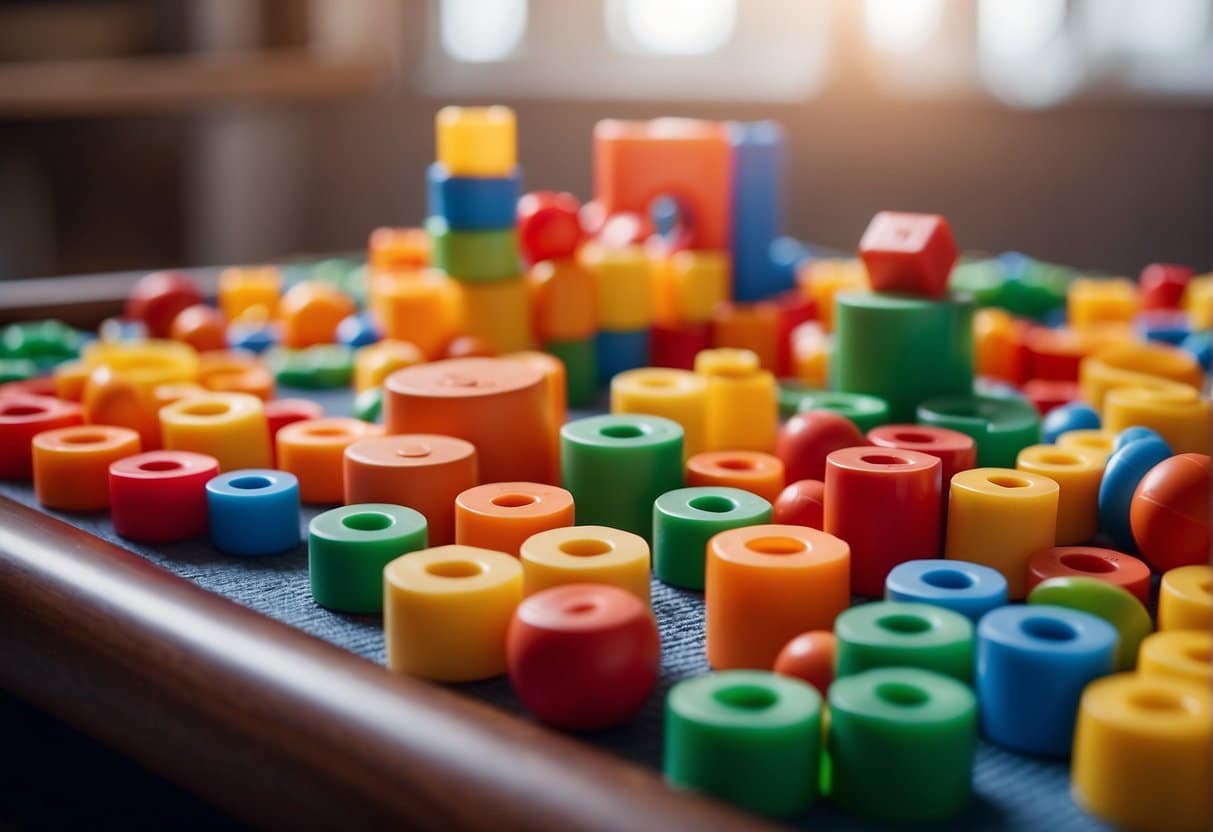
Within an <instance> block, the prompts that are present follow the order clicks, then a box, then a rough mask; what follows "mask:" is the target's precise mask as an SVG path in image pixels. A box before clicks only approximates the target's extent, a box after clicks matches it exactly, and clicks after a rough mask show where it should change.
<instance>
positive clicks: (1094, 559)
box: [1059, 552, 1116, 575]
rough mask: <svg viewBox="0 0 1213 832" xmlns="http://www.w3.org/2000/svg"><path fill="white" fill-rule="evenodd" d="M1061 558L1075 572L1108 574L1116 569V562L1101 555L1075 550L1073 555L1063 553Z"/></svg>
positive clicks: (1064, 564) (1065, 565) (1062, 563)
mask: <svg viewBox="0 0 1213 832" xmlns="http://www.w3.org/2000/svg"><path fill="white" fill-rule="evenodd" d="M1059 560H1060V561H1061V565H1062V566H1064V567H1066V568H1067V569H1073V570H1074V571H1075V572H1089V573H1091V574H1092V575H1106V574H1107V573H1109V572H1115V571H1116V564H1114V563H1112V562H1111V561H1109V560H1106V559H1104V558H1101V557H1099V555H1088V554H1085V553H1080V552H1075V553H1074V554H1072V555H1062V556H1061V557H1060V558H1059Z"/></svg>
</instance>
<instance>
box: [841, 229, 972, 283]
mask: <svg viewBox="0 0 1213 832" xmlns="http://www.w3.org/2000/svg"><path fill="white" fill-rule="evenodd" d="M958 253H959V252H958V251H957V249H956V240H955V239H954V238H953V237H952V229H951V228H950V227H949V226H948V221H947V220H946V219H944V218H943V217H941V216H939V215H937V214H900V213H896V212H894V211H881V212H880V213H879V214H877V215H876V216H875V217H873V218H872V221H871V222H870V223H869V224H868V228H867V230H866V231H864V232H863V238H862V239H860V241H859V258H860V259H861V260H863V264H864V266H866V267H867V270H868V278H869V279H870V280H871V282H872V288H873V289H875V290H876V291H877V292H901V293H904V294H908V295H921V296H923V297H928V298H942V297H943V296H944V295H946V294H947V290H948V275H949V274H950V273H951V271H952V264H954V263H955V262H956V257H957V255H958Z"/></svg>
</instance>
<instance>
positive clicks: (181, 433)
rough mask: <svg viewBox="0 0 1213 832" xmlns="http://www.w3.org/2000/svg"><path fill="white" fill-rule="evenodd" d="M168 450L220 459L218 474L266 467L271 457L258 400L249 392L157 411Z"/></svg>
mask: <svg viewBox="0 0 1213 832" xmlns="http://www.w3.org/2000/svg"><path fill="white" fill-rule="evenodd" d="M160 432H161V435H162V437H163V439H164V447H165V449H166V450H169V451H193V452H195V453H200V454H207V455H208V456H213V457H215V458H216V459H218V460H219V470H220V471H232V470H236V469H240V468H266V467H268V466H269V465H270V463H271V461H272V459H273V457H272V452H271V450H270V431H269V423H268V422H267V420H266V418H265V407H264V405H262V403H261V400H260V399H258V398H257V397H256V396H253V395H250V394H248V393H206V394H204V395H198V396H192V397H190V398H187V399H182V400H181V401H178V402H174V403H173V404H170V405H168V406H166V407H162V408H161V409H160Z"/></svg>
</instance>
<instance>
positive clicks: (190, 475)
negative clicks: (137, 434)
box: [109, 451, 219, 543]
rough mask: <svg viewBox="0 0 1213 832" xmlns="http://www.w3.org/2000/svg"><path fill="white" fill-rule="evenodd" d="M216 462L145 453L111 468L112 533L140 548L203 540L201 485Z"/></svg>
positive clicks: (210, 458) (212, 472)
mask: <svg viewBox="0 0 1213 832" xmlns="http://www.w3.org/2000/svg"><path fill="white" fill-rule="evenodd" d="M218 475H219V460H217V459H215V458H214V457H213V456H207V455H206V454H195V453H190V452H188V451H150V452H148V453H143V454H136V455H134V456H128V457H126V458H125V459H120V460H118V461H117V462H113V463H110V467H109V494H110V514H111V515H112V516H113V520H114V531H116V532H117V533H118V534H120V535H122V536H123V537H126V538H130V539H131V540H139V541H142V542H144V543H170V542H173V541H177V540H186V539H188V538H191V537H196V536H198V535H201V534H205V533H206V530H207V508H206V484H207V482H208V481H209V480H210V479H211V478H212V477H216V476H218Z"/></svg>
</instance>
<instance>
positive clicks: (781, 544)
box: [745, 537, 808, 555]
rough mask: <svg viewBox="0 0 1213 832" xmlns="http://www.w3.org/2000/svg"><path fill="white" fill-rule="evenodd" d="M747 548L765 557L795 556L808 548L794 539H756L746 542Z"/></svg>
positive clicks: (800, 541) (802, 542) (801, 541)
mask: <svg viewBox="0 0 1213 832" xmlns="http://www.w3.org/2000/svg"><path fill="white" fill-rule="evenodd" d="M745 545H746V548H747V549H750V550H752V551H755V552H759V553H760V554H763V555H795V554H799V553H800V552H803V551H804V550H805V549H807V548H808V547H807V546H806V545H805V543H804V541H803V540H797V539H796V538H794V537H756V538H754V539H753V540H747V541H746V542H745Z"/></svg>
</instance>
